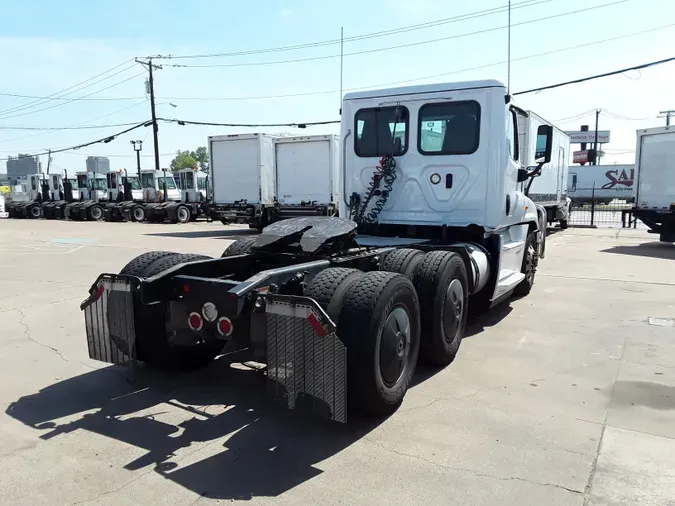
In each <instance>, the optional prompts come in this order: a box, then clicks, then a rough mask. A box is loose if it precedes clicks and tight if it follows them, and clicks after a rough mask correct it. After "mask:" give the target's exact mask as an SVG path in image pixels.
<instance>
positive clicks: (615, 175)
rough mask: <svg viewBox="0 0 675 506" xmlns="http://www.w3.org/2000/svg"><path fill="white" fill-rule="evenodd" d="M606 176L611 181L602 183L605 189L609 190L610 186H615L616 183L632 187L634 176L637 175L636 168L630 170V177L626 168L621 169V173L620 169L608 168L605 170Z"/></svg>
mask: <svg viewBox="0 0 675 506" xmlns="http://www.w3.org/2000/svg"><path fill="white" fill-rule="evenodd" d="M605 176H606V177H607V179H609V181H608V182H607V183H605V184H604V185H602V189H603V190H609V189H610V188H614V187H615V186H616V185H618V184H620V185H623V186H627V187H631V186H633V178H634V177H635V169H631V170H630V177H629V176H628V174H626V171H625V170H622V171H621V174H619V171H618V170H616V169H615V170H608V171H607V172H605Z"/></svg>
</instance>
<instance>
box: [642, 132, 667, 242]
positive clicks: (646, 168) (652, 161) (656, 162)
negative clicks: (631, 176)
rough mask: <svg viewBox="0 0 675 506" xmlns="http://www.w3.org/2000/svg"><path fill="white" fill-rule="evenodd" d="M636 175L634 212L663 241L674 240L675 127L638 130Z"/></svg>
mask: <svg viewBox="0 0 675 506" xmlns="http://www.w3.org/2000/svg"><path fill="white" fill-rule="evenodd" d="M635 177H636V186H637V191H636V195H635V207H634V208H633V215H634V216H635V217H636V218H639V219H640V220H642V222H643V223H644V224H645V225H647V226H648V227H649V229H650V230H649V231H650V232H651V233H654V234H659V235H660V240H661V241H663V242H675V126H666V127H656V128H649V129H646V130H638V131H637V148H636V152H635Z"/></svg>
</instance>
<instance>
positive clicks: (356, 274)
mask: <svg viewBox="0 0 675 506" xmlns="http://www.w3.org/2000/svg"><path fill="white" fill-rule="evenodd" d="M363 274H364V273H363V271H360V270H358V269H346V268H344V267H331V268H329V269H325V270H323V271H321V272H320V273H319V274H317V275H316V276H315V277H314V279H312V282H311V283H310V284H309V286H308V287H307V288H306V289H305V293H304V295H305V296H307V297H311V298H312V299H314V300H315V301H317V302H318V303H319V304H320V305H321V307H323V308H324V309H325V310H326V313H328V316H330V318H331V320H333V322H336V323H337V321H338V318H339V317H340V311H341V310H342V302H343V299H344V296H345V294H346V293H347V290H349V289H350V288H351V286H352V285H353V284H354V283H356V282H357V281H358V280H359V279H360V278H361V276H363Z"/></svg>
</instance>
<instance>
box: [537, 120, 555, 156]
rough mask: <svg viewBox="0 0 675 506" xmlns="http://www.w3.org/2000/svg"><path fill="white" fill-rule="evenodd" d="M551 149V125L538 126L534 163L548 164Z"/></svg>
mask: <svg viewBox="0 0 675 506" xmlns="http://www.w3.org/2000/svg"><path fill="white" fill-rule="evenodd" d="M552 149H553V127H552V126H551V125H539V128H537V146H536V148H535V153H534V161H535V162H536V163H541V164H544V163H548V162H550V161H551V151H552Z"/></svg>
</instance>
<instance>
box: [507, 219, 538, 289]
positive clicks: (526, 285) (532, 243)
mask: <svg viewBox="0 0 675 506" xmlns="http://www.w3.org/2000/svg"><path fill="white" fill-rule="evenodd" d="M536 234H537V233H536V232H530V233H529V234H527V239H526V240H525V252H524V253H523V264H522V267H521V271H520V272H522V273H523V274H525V279H523V280H522V281H521V282H520V283H519V284H518V286H516V288H515V290H513V293H514V294H515V295H518V296H521V297H524V296H525V295H528V294H529V293H530V291H532V285H534V275H535V274H536V273H537V264H538V262H539V255H538V254H537V235H536Z"/></svg>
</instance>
